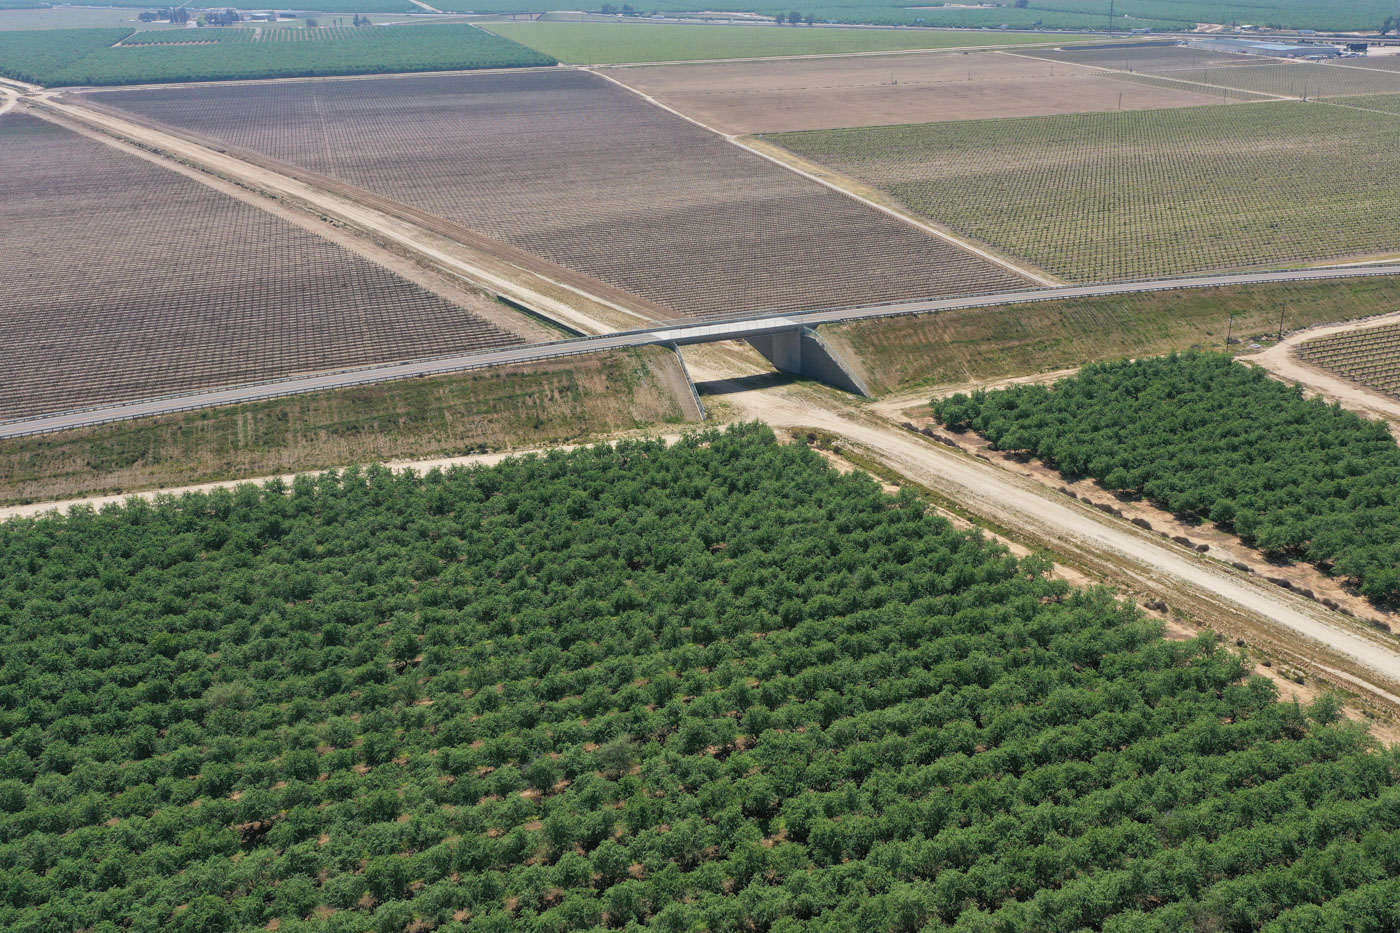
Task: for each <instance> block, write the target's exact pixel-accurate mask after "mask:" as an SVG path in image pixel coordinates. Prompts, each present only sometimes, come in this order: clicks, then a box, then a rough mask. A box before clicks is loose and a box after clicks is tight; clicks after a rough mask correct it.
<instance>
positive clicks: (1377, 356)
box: [1298, 324, 1400, 397]
mask: <svg viewBox="0 0 1400 933" xmlns="http://www.w3.org/2000/svg"><path fill="white" fill-rule="evenodd" d="M1298 355H1299V356H1300V357H1302V358H1303V359H1305V360H1307V361H1308V362H1309V363H1312V364H1313V365H1314V366H1317V367H1318V368H1320V369H1325V370H1328V371H1329V372H1333V373H1336V374H1337V375H1339V376H1341V377H1342V378H1344V379H1350V380H1351V381H1352V382H1355V383H1358V384H1360V385H1363V386H1366V387H1367V388H1369V389H1375V390H1376V391H1378V392H1384V393H1386V394H1387V395H1394V396H1397V397H1400V324H1389V325H1385V326H1382V327H1367V328H1363V329H1360V330H1351V331H1344V332H1342V333H1340V334H1332V335H1331V336H1328V337H1321V338H1319V339H1317V340H1309V341H1307V342H1306V343H1304V344H1302V345H1301V346H1299V347H1298Z"/></svg>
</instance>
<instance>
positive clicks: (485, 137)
mask: <svg viewBox="0 0 1400 933" xmlns="http://www.w3.org/2000/svg"><path fill="white" fill-rule="evenodd" d="M92 99H93V100H94V101H96V102H98V103H101V104H105V105H108V106H112V107H118V108H122V109H125V110H127V111H129V112H132V113H134V114H136V115H138V116H140V117H144V118H146V119H148V120H153V121H156V122H158V123H160V124H163V125H165V126H167V127H171V128H174V129H175V130H177V131H182V132H185V133H188V134H194V135H197V136H198V137H201V138H206V139H210V138H212V139H216V140H219V141H222V142H224V143H225V144H227V145H229V146H232V147H238V148H241V149H249V150H253V151H255V152H258V153H261V154H263V155H265V156H267V157H270V158H272V159H275V160H279V161H282V162H285V163H288V164H290V165H294V166H297V167H299V168H301V169H305V170H309V171H311V172H315V173H318V174H322V175H325V176H328V177H330V178H333V179H336V180H338V181H341V182H344V183H347V184H351V185H355V186H357V187H359V188H362V189H365V190H367V191H369V192H373V193H374V194H376V195H380V196H384V197H389V198H392V199H394V200H397V201H399V202H402V203H403V204H405V205H408V206H409V207H412V208H415V209H418V210H422V211H426V212H428V213H431V214H433V215H436V216H438V217H442V218H444V219H446V220H448V221H451V222H452V223H455V224H460V225H462V226H464V227H467V228H470V229H471V230H475V231H479V232H480V233H483V234H485V235H487V236H489V237H491V238H493V239H495V240H498V241H500V242H502V243H505V244H508V245H509V246H512V247H516V248H519V249H522V250H527V251H529V252H532V253H535V254H537V255H539V256H542V257H544V258H545V259H547V260H549V261H551V262H554V263H557V264H559V265H562V266H565V267H568V268H570V269H574V270H577V271H579V272H581V273H583V274H585V275H588V276H591V277H593V278H596V279H599V280H601V281H603V282H605V283H608V284H610V285H613V286H616V287H619V288H623V289H626V290H627V291H629V292H632V293H634V294H636V295H639V296H641V297H642V298H644V299H647V300H648V301H651V302H655V303H656V304H658V305H661V306H664V307H665V308H667V309H670V310H672V311H673V312H676V313H678V314H680V315H682V316H715V315H724V314H737V313H742V312H751V311H760V310H773V311H791V310H798V309H812V308H820V307H836V306H845V305H855V304H868V303H872V302H880V301H895V300H901V299H913V298H925V297H935V296H945V295H955V294H967V293H975V292H980V291H993V290H1001V289H1008V288H1016V287H1018V286H1022V285H1024V284H1026V283H1025V282H1024V281H1023V280H1022V279H1020V278H1018V277H1016V276H1015V275H1013V274H1011V273H1010V272H1007V271H1004V270H1003V269H1001V268H1000V267H998V266H995V265H993V264H991V263H989V262H987V261H985V260H982V259H980V258H978V257H976V256H973V255H972V254H970V253H967V252H965V251H963V250H961V249H959V248H958V247H956V246H953V245H951V244H949V243H947V242H944V241H942V240H939V239H937V238H935V237H932V236H929V235H927V234H926V233H924V232H922V231H920V230H918V229H917V228H915V227H913V226H911V225H909V224H906V223H903V222H901V221H899V220H897V219H895V218H893V217H889V216H887V215H885V214H882V213H880V212H879V211H876V210H873V209H871V208H870V207H868V206H867V205H865V204H862V203H861V202H859V201H857V200H855V199H854V198H851V197H848V196H846V195H843V194H841V193H839V192H836V191H833V190H831V189H828V188H826V187H824V186H822V185H819V184H816V183H815V182H812V181H810V180H807V179H804V178H802V177H801V176H798V175H796V174H794V173H791V172H788V171H786V170H784V169H782V168H781V167H779V166H776V165H774V164H772V163H770V162H768V161H766V160H764V159H762V158H760V157H758V156H755V155H753V154H752V153H748V152H746V151H744V150H742V149H740V148H738V147H736V146H733V145H730V144H729V143H728V142H726V141H725V140H724V139H722V138H720V137H719V136H716V135H715V134H713V133H710V132H708V131H706V130H704V129H703V128H701V127H698V126H694V125H692V124H690V123H687V122H686V121H684V120H681V119H679V118H678V117H676V116H674V115H673V114H670V113H667V112H666V111H664V110H662V109H660V108H657V107H654V106H652V105H650V104H648V103H647V102H646V101H643V100H642V99H640V98H638V97H636V96H635V95H633V94H630V93H628V92H627V91H626V90H624V89H622V88H619V87H617V86H615V85H613V84H611V83H610V82H608V81H606V80H604V79H602V78H599V77H597V76H596V75H592V74H588V73H586V72H576V71H558V72H533V73H515V74H497V75H437V76H422V77H412V78H386V79H382V80H353V81H318V82H298V83H272V84H266V85H258V86H208V87H186V88H156V89H143V90H131V91H118V92H104V93H99V94H94V95H92Z"/></svg>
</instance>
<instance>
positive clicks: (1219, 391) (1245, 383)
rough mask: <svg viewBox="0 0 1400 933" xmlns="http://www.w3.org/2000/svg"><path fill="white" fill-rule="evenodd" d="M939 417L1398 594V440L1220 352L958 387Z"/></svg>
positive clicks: (1370, 591)
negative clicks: (1030, 382)
mask: <svg viewBox="0 0 1400 933" xmlns="http://www.w3.org/2000/svg"><path fill="white" fill-rule="evenodd" d="M934 414H935V415H936V416H937V417H938V419H939V420H940V421H942V422H944V423H945V424H946V425H948V427H950V428H952V429H953V430H958V431H961V430H968V429H971V430H973V431H976V432H977V433H979V434H982V435H984V436H985V437H987V438H988V439H990V440H991V441H992V442H993V444H995V445H996V447H997V448H998V449H1000V450H1013V451H1025V452H1026V453H1029V454H1031V455H1033V456H1036V457H1039V458H1040V459H1041V460H1043V461H1044V462H1045V463H1046V465H1047V466H1050V467H1053V468H1055V469H1058V470H1060V471H1061V472H1062V473H1064V474H1065V475H1067V476H1073V477H1083V476H1089V477H1093V478H1094V479H1096V480H1098V481H1099V482H1100V483H1102V484H1103V485H1104V486H1105V487H1107V488H1108V489H1111V490H1114V491H1117V492H1121V493H1128V494H1133V495H1138V496H1143V497H1146V498H1148V499H1151V500H1152V501H1153V502H1155V503H1158V504H1160V505H1161V506H1162V508H1164V509H1167V510H1168V511H1171V512H1174V513H1176V514H1177V515H1179V516H1181V517H1183V518H1186V519H1192V520H1209V521H1212V522H1214V523H1215V524H1217V525H1218V526H1220V527H1222V528H1224V529H1226V530H1229V531H1233V532H1234V533H1235V534H1238V535H1239V536H1240V538H1241V539H1242V540H1243V541H1244V542H1245V543H1246V544H1249V545H1251V546H1253V547H1258V548H1259V549H1260V550H1262V551H1263V552H1264V553H1265V554H1267V555H1269V556H1270V557H1272V558H1276V559H1297V560H1306V561H1309V562H1311V563H1312V564H1314V565H1316V566H1317V567H1318V568H1319V569H1321V570H1323V571H1325V572H1328V573H1333V574H1337V575H1339V576H1342V577H1346V578H1348V579H1349V580H1351V581H1352V582H1353V583H1354V584H1355V586H1356V587H1357V589H1358V590H1359V592H1361V593H1362V594H1363V595H1365V596H1367V597H1370V598H1371V599H1373V600H1375V601H1376V602H1378V603H1381V604H1387V605H1394V604H1396V603H1397V602H1400V522H1397V521H1396V514H1397V509H1400V447H1397V446H1396V443H1395V440H1394V439H1393V438H1392V437H1391V436H1390V432H1389V431H1388V430H1387V428H1386V426H1385V425H1384V424H1381V423H1379V422H1373V421H1367V420H1365V419H1363V418H1360V417H1358V416H1356V415H1354V414H1352V413H1351V412H1348V411H1344V410H1343V409H1342V408H1341V407H1339V406H1336V405H1328V404H1326V403H1325V402H1323V401H1321V400H1319V399H1309V400H1304V399H1303V397H1302V390H1301V389H1300V388H1299V387H1297V386H1287V385H1284V384H1283V383H1280V382H1276V381H1274V380H1272V379H1269V378H1268V376H1267V374H1266V373H1265V372H1264V370H1262V369H1259V368H1257V367H1252V366H1243V365H1240V364H1239V363H1236V362H1235V361H1234V360H1233V359H1232V358H1231V357H1229V356H1225V355H1222V354H1214V353H1190V354H1185V355H1172V356H1166V357H1156V358H1150V359H1145V360H1138V361H1136V362H1131V363H1129V362H1118V363H1098V364H1094V365H1091V366H1086V367H1085V368H1084V369H1082V370H1080V371H1079V373H1078V374H1077V375H1075V376H1073V377H1071V378H1068V379H1064V380H1062V381H1060V382H1058V383H1056V384H1055V385H1054V386H1053V387H1050V388H1047V387H1045V386H1038V385H1037V386H1016V387H1013V388H1009V389H1002V390H997V391H994V392H978V393H975V394H973V395H972V396H967V395H962V394H959V395H955V396H951V397H949V398H946V399H943V400H940V401H935V402H934Z"/></svg>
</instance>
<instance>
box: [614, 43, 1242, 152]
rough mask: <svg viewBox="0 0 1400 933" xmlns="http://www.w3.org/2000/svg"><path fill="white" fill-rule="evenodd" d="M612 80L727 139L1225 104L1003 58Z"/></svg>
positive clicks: (744, 68) (875, 60)
mask: <svg viewBox="0 0 1400 933" xmlns="http://www.w3.org/2000/svg"><path fill="white" fill-rule="evenodd" d="M608 73H609V75H611V76H612V77H614V78H616V79H617V80H618V81H621V82H622V83H624V84H626V85H628V86H629V87H633V88H636V89H637V90H639V91H641V92H643V93H645V94H648V95H650V96H652V97H654V98H656V99H657V100H659V101H661V102H662V103H664V104H666V105H667V106H670V107H674V108H675V109H676V110H678V111H680V112H681V113H684V114H686V115H687V116H689V117H692V118H693V119H696V120H699V121H700V122H702V123H705V124H706V125H708V126H712V127H714V128H715V129H718V130H720V131H722V132H725V133H731V134H736V135H737V134H744V133H761V132H770V133H777V132H787V131H793V130H819V129H836V128H841V127H855V126H882V125H889V124H897V123H934V122H941V121H947V120H973V119H981V118H984V117H1026V116H1041V115H1048V114H1058V113H1086V112H1091V111H1098V110H1118V109H1123V110H1145V109H1151V108H1157V107H1187V106H1192V105H1198V104H1210V103H1219V98H1218V97H1214V96H1209V95H1205V94H1197V93H1194V92H1191V91H1186V90H1179V89H1174V88H1159V87H1149V86H1145V85H1125V84H1124V83H1123V82H1121V81H1117V80H1114V79H1113V78H1111V77H1107V76H1105V75H1104V73H1103V72H1101V71H1098V70H1096V69H1092V68H1084V67H1080V66H1078V65H1072V64H1066V63H1063V62H1054V61H1046V60H1041V59H1035V58H1028V57H1019V56H1013V55H1004V54H1001V53H999V52H973V53H966V54H962V53H950V52H929V53H919V54H903V55H886V56H864V57H860V58H840V59H818V60H797V61H771V62H735V63H713V64H697V65H661V66H655V67H647V68H636V67H634V68H617V69H612V70H610V71H609V72H608Z"/></svg>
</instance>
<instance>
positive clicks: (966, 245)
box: [579, 68, 1067, 288]
mask: <svg viewBox="0 0 1400 933" xmlns="http://www.w3.org/2000/svg"><path fill="white" fill-rule="evenodd" d="M579 70H580V71H587V72H588V73H590V74H595V75H597V76H598V77H600V78H602V79H603V80H604V81H611V82H612V83H613V84H616V85H617V86H618V87H620V88H623V89H625V90H626V91H627V92H628V93H630V94H635V95H637V96H638V97H640V98H641V99H642V100H644V101H646V102H647V103H649V104H651V105H652V106H654V107H659V108H661V109H662V110H665V111H666V112H667V113H670V114H673V115H675V116H677V117H680V118H681V119H682V120H685V121H686V122H687V123H691V124H693V125H695V126H698V127H700V128H701V129H703V130H705V131H707V132H710V133H714V134H715V135H716V136H719V137H720V138H721V139H724V140H725V141H726V142H729V143H731V144H732V145H735V146H738V147H739V148H740V149H742V150H744V151H745V152H748V153H751V154H752V155H756V156H758V157H759V158H760V159H763V160H764V161H766V162H771V163H772V164H774V165H777V166H779V167H781V168H783V169H784V170H786V171H789V172H792V173H793V174H795V175H801V176H802V177H803V178H805V179H807V180H808V181H813V182H816V183H817V184H819V185H821V186H822V187H823V188H828V189H830V190H832V191H835V192H837V193H838V194H841V195H844V196H845V197H848V198H851V199H852V200H855V201H858V202H859V203H861V204H864V205H865V206H866V207H869V208H872V209H873V210H877V211H879V212H880V213H882V214H884V215H886V216H887V217H893V218H894V219H896V220H899V221H902V222H903V223H905V224H907V225H909V226H911V227H914V228H915V229H917V230H920V231H922V232H924V233H927V234H929V235H930V236H933V237H935V238H937V239H939V240H942V241H943V242H945V243H948V244H950V245H952V246H955V247H957V248H958V249H961V250H963V251H964V252H968V253H971V254H972V255H974V256H976V257H978V258H979V259H982V260H984V261H986V262H989V263H991V264H992V265H994V266H997V267H998V268H1000V269H1003V270H1005V271H1007V272H1010V273H1011V274H1012V275H1015V276H1018V277H1019V278H1023V279H1026V280H1027V281H1029V282H1032V283H1034V284H1036V285H1042V286H1045V287H1047V288H1052V287H1054V286H1057V285H1065V284H1067V283H1066V282H1065V281H1064V280H1062V279H1057V278H1055V277H1053V276H1051V275H1049V274H1047V273H1045V272H1041V271H1039V270H1034V269H1032V268H1027V267H1025V266H1023V265H1021V264H1019V263H1015V262H1012V261H1011V260H1009V259H1006V258H1005V257H1002V256H999V255H997V254H996V253H993V252H991V251H990V250H987V249H984V248H982V247H980V246H977V245H976V244H974V243H971V242H969V241H968V240H966V239H964V238H962V237H959V236H956V235H954V234H952V233H950V232H948V231H946V230H941V229H939V228H938V227H936V226H934V225H933V224H930V223H928V222H926V221H923V220H920V219H918V218H916V217H911V216H909V215H908V214H905V213H903V212H901V211H897V210H895V209H894V208H891V207H887V206H885V205H884V204H880V203H878V202H876V201H872V200H871V199H869V198H867V197H864V196H863V195H860V194H857V193H856V192H854V191H851V190H850V189H849V188H845V187H842V186H841V185H838V184H836V183H835V182H832V181H828V180H826V179H824V178H821V177H819V176H817V175H814V174H812V173H811V172H808V171H806V170H805V169H801V168H799V167H797V166H796V165H791V164H789V163H787V162H784V161H783V160H782V159H779V158H776V157H775V156H772V155H769V154H768V153H766V152H764V151H762V150H761V149H757V148H755V147H753V146H750V145H749V144H748V143H746V142H744V141H743V139H742V138H741V137H739V136H736V135H733V134H731V133H725V132H721V131H720V130H717V129H715V128H714V127H713V126H710V125H709V124H707V123H703V122H701V121H700V120H697V119H695V118H694V117H690V116H687V115H686V114H684V113H682V112H681V111H679V110H677V109H676V108H674V107H671V106H669V105H667V104H663V103H662V102H661V101H659V100H657V99H656V98H655V97H652V96H651V95H650V94H647V93H645V92H643V91H640V90H638V89H637V88H634V87H629V86H628V85H626V84H624V83H623V82H621V81H619V80H617V79H616V78H614V77H612V76H611V75H606V74H603V73H602V72H600V71H598V70H597V69H596V68H580V69H579Z"/></svg>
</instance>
